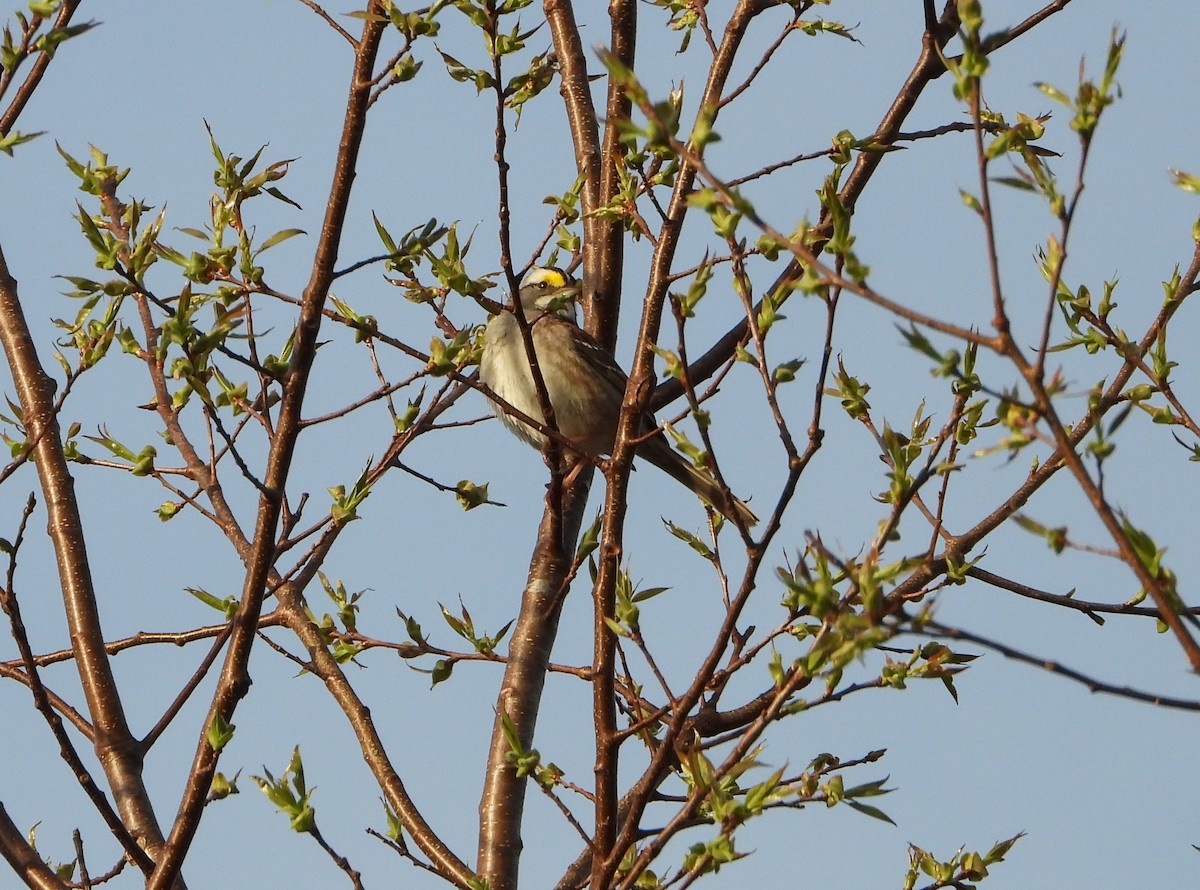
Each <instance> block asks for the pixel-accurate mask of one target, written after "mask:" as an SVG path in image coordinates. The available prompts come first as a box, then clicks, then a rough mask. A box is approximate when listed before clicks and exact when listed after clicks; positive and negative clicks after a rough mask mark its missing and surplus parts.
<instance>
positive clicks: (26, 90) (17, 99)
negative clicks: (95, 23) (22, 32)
mask: <svg viewBox="0 0 1200 890" xmlns="http://www.w3.org/2000/svg"><path fill="white" fill-rule="evenodd" d="M80 2H81V0H63V4H62V6H60V7H59V8H58V15H57V16H56V17H55V19H54V24H53V25H52V26H51V27H52V28H65V27H67V25H69V24H70V22H71V17H72V16H73V15H75V11H76V10H77V9H78V8H79V4H80ZM41 21H43V19H41V18H40V17H34V18H33V19H31V20H30V23H29V24H30V30H29V32H28V33H29V36H32V34H33V33H35V32H36V30H37V27H38V25H39V24H40V22H41ZM53 58H54V54H53V53H48V52H40V53H38V57H37V59H35V60H34V62H33V67H32V68H30V69H29V73H28V74H27V75H25V80H24V81H23V82H22V83H21V85H20V86H19V87H18V88H17V92H16V95H14V96H13V100H12V102H10V103H9V104H8V108H6V109H5V110H4V112H3V113H0V136H7V135H8V134H9V133H10V132H11V131H12V128H13V127H14V126H15V125H16V123H17V118H18V117H20V116H21V112H22V111H24V110H25V106H26V105H27V104H29V100H30V99H32V98H33V94H34V92H35V91H36V90H37V88H38V85H39V84H40V83H41V82H42V78H43V77H44V76H45V74H46V69H47V68H49V67H50V62H51V60H52V59H53ZM5 80H7V78H5ZM0 85H2V86H4V87H7V85H8V84H7V83H4V84H0ZM0 93H2V91H0Z"/></svg>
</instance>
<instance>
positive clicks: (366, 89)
mask: <svg viewBox="0 0 1200 890" xmlns="http://www.w3.org/2000/svg"><path fill="white" fill-rule="evenodd" d="M369 12H370V13H372V14H371V15H370V16H368V18H367V20H366V21H364V23H363V31H362V38H361V40H360V41H359V44H358V47H357V50H356V53H355V59H354V68H353V73H352V80H351V84H350V91H349V97H348V100H347V107H346V115H345V121H344V124H343V129H342V136H341V143H340V145H339V148H338V156H337V162H336V166H335V168H334V174H333V183H332V186H331V188H330V194H329V200H328V202H327V205H326V211H325V219H324V222H323V224H322V227H321V237H320V240H319V242H318V245H317V250H316V255H315V257H314V260H313V268H312V274H311V276H310V278H309V282H308V285H307V286H306V287H305V290H304V296H303V299H302V302H301V307H300V318H299V321H298V323H297V327H296V333H295V336H294V346H293V353H292V361H291V367H290V369H289V374H288V378H287V384H286V386H285V387H284V394H283V400H282V402H281V405H280V413H279V420H278V424H277V427H276V431H275V436H274V437H273V439H272V441H271V449H270V453H269V455H268V458H267V470H266V475H265V478H264V480H263V481H264V486H265V490H266V494H264V495H263V496H261V497H260V498H259V506H258V515H257V517H256V522H255V530H254V537H253V544H252V546H251V549H250V552H249V553H248V554H247V555H246V577H245V583H244V585H243V588H242V596H241V602H240V605H239V607H238V612H237V614H236V615H235V616H234V618H233V622H232V632H231V634H230V638H229V645H228V648H227V651H226V657H225V661H224V665H223V667H222V671H221V675H220V679H219V681H218V683H217V688H216V690H215V692H214V693H213V701H212V706H211V710H210V711H209V715H208V717H207V719H206V720H205V726H204V728H203V730H202V731H201V733H200V738H199V743H198V746H197V749H196V754H195V757H194V760H193V763H192V768H191V770H190V773H189V778H188V783H187V786H186V788H185V789H184V793H183V797H182V800H181V801H180V805H179V813H178V816H177V817H176V820H175V825H174V826H173V828H172V831H171V837H170V840H169V842H168V847H167V852H166V855H165V856H163V857H162V859H161V860H160V862H159V864H158V868H157V869H156V870H155V873H154V874H153V875H152V876H151V878H150V881H149V882H148V883H147V887H148V890H165V888H166V887H168V886H169V885H170V884H172V883H173V882H174V880H175V877H176V876H177V875H178V874H179V870H180V868H181V867H182V865H183V860H184V858H185V857H186V855H187V851H188V849H189V848H190V846H191V842H192V839H193V838H194V836H195V833H196V830H197V828H198V827H199V823H200V817H201V815H202V813H203V809H204V805H205V802H206V800H207V797H208V791H209V787H210V785H211V782H212V777H213V775H214V774H215V772H216V767H217V762H218V758H219V752H218V751H216V750H214V749H213V748H212V746H211V745H210V744H209V742H208V739H207V736H206V732H205V730H207V728H208V726H209V725H210V724H211V723H212V721H213V720H214V719H216V718H217V717H220V718H221V719H223V720H225V721H227V722H233V720H232V718H233V714H234V711H235V710H236V708H237V705H238V703H239V702H240V701H241V699H242V698H244V697H245V696H246V694H247V693H248V692H249V687H250V677H249V674H248V672H247V663H248V661H249V657H250V651H251V648H252V647H253V644H254V640H255V633H256V631H257V627H258V620H259V616H260V614H261V611H262V602H263V598H264V596H265V595H266V591H267V583H268V577H269V575H270V573H271V570H272V564H273V561H274V557H275V533H276V529H277V526H278V523H279V518H280V512H281V507H282V501H283V495H284V490H285V486H286V483H287V478H288V472H289V470H290V468H291V461H292V455H293V452H294V450H295V447H296V440H297V437H298V435H299V432H300V422H301V410H302V408H303V404H304V394H305V390H306V387H307V384H308V377H309V373H310V371H311V368H312V364H313V360H314V358H315V356H316V349H317V337H318V334H319V331H320V326H321V311H322V309H323V307H324V304H325V300H326V298H327V296H328V293H329V286H330V283H331V282H332V280H333V273H334V267H335V263H336V260H337V251H338V245H339V243H340V241H341V235H342V229H343V225H344V222H345V218H346V210H347V207H348V204H349V200H350V192H351V185H352V183H353V180H354V169H355V165H356V162H357V159H358V152H359V148H360V146H361V143H362V136H363V131H364V128H365V126H366V112H367V101H368V99H369V93H370V80H371V75H372V70H373V67H374V62H375V57H376V55H377V53H378V49H379V43H380V40H381V39H382V36H383V32H384V29H385V20H386V17H385V16H384V15H383V11H382V9H381V8H379V4H378V2H376V3H372V4H371V7H370V10H369ZM400 816H401V818H402V819H405V820H406V821H407V820H408V819H409V818H410V817H411V816H412V813H411V812H408V811H405V812H401V813H400ZM417 841H418V843H419V844H422V845H424V844H430V845H431V846H436V845H435V844H433V843H432V839H431V838H430V837H429V836H428V835H421V836H418V837H417Z"/></svg>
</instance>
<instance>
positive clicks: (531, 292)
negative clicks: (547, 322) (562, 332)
mask: <svg viewBox="0 0 1200 890" xmlns="http://www.w3.org/2000/svg"><path fill="white" fill-rule="evenodd" d="M579 290H580V289H579V282H578V281H576V280H575V279H574V278H572V277H571V276H570V275H568V274H567V273H566V272H564V271H563V270H562V269H557V268H555V267H554V266H534V267H533V268H532V269H530V270H529V272H528V273H526V275H525V278H524V280H523V281H522V282H521V308H522V309H524V310H525V313H526V314H527V315H529V314H532V313H543V312H548V313H551V314H552V315H559V316H562V317H563V318H569V319H571V320H574V318H575V301H576V300H577V299H578V298H579Z"/></svg>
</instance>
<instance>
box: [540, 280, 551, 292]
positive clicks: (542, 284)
mask: <svg viewBox="0 0 1200 890" xmlns="http://www.w3.org/2000/svg"><path fill="white" fill-rule="evenodd" d="M537 286H538V290H545V289H546V288H548V287H549V286H550V282H549V281H539V282H538V283H537Z"/></svg>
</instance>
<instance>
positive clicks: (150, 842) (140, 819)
mask: <svg viewBox="0 0 1200 890" xmlns="http://www.w3.org/2000/svg"><path fill="white" fill-rule="evenodd" d="M0 344H2V345H3V348H4V352H5V356H6V357H7V359H8V364H9V369H10V371H11V373H12V379H13V383H14V385H15V386H16V390H17V396H18V399H19V400H20V402H21V411H22V417H23V418H24V423H25V427H26V430H27V432H28V434H29V438H30V440H31V441H32V443H33V444H32V446H31V447H32V449H33V455H34V461H35V464H36V466H37V470H38V481H39V482H40V484H41V489H42V498H43V500H44V502H45V504H46V512H47V515H48V535H49V537H50V539H51V541H52V542H53V544H54V550H55V554H56V557H57V563H58V574H59V583H60V585H61V590H62V597H63V604H64V606H65V609H66V613H67V623H68V626H69V627H70V631H71V639H72V640H73V641H74V648H75V651H76V664H77V667H78V671H79V677H80V682H81V685H82V688H83V691H84V697H85V699H86V700H87V705H88V712H89V714H90V716H91V720H92V725H93V727H94V731H95V744H96V754H97V757H98V758H99V760H100V763H101V766H102V768H103V769H104V772H105V775H106V777H107V779H108V782H109V787H110V788H112V789H113V792H114V797H115V802H116V806H117V810H118V811H119V812H120V814H121V819H120V821H121V823H123V825H124V826H125V827H126V829H127V830H128V832H129V834H130V835H132V836H133V838H135V839H136V841H137V844H138V845H140V846H141V847H142V848H143V849H145V850H147V851H148V852H149V854H150V856H151V857H154V856H156V855H157V853H158V851H159V849H160V848H161V847H162V843H163V838H162V832H161V829H160V828H159V825H158V821H157V819H156V818H155V816H154V810H153V807H152V806H151V803H150V798H149V795H148V793H147V791H146V786H145V784H144V782H143V779H142V752H141V748H140V746H139V745H138V743H137V741H136V740H135V739H134V737H133V733H132V732H131V731H130V728H129V723H128V721H127V720H126V717H125V711H124V708H123V706H122V703H121V698H120V693H119V692H118V690H117V685H116V679H115V678H114V676H113V673H112V666H111V664H109V661H108V656H107V653H106V652H105V650H104V631H103V629H102V627H101V625H100V613H99V609H98V607H97V602H96V593H95V589H94V588H93V586H92V575H91V568H90V567H89V565H88V556H87V546H86V544H85V538H84V535H83V518H82V515H81V514H80V511H79V503H78V501H77V500H76V499H75V490H74V480H73V479H72V477H71V473H70V470H69V469H68V466H67V461H66V458H65V456H64V454H63V448H62V431H61V428H60V427H59V425H58V417H57V415H56V414H55V413H54V410H53V409H54V404H55V399H54V381H53V380H52V378H51V377H50V376H49V375H48V374H47V373H46V371H45V369H44V368H43V367H42V364H41V361H40V359H39V358H38V355H37V350H36V347H35V346H34V344H33V338H32V337H31V335H30V332H29V327H28V324H27V323H26V321H25V316H24V312H23V310H22V307H21V302H20V298H19V296H18V293H17V282H16V280H15V279H14V278H13V277H12V275H11V274H10V273H9V270H8V265H7V263H6V262H5V259H4V255H3V252H2V251H0ZM120 836H121V835H120V834H118V838H119V837H120ZM141 865H142V867H143V868H144V869H146V870H147V871H148V866H149V862H148V861H147V860H146V859H145V857H144V856H143V857H142V861H141Z"/></svg>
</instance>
